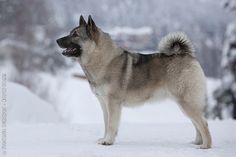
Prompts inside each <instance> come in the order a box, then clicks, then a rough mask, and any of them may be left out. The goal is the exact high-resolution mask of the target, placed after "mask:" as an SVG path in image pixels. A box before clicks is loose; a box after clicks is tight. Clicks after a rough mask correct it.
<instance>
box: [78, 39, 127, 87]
mask: <svg viewBox="0 0 236 157" xmlns="http://www.w3.org/2000/svg"><path fill="white" fill-rule="evenodd" d="M100 47H102V49H99V50H95V51H94V52H93V54H94V55H91V56H90V58H89V60H88V61H87V62H82V60H80V64H81V67H82V69H83V71H84V73H85V75H86V77H87V78H88V81H89V82H90V83H93V84H99V83H100V81H101V80H103V78H104V77H105V75H106V70H107V68H108V66H109V65H110V64H111V62H112V61H113V60H114V58H116V57H117V56H120V55H121V54H122V53H123V49H122V48H120V47H118V46H117V45H115V44H113V43H112V44H111V45H103V46H100ZM108 49H110V50H111V51H109V52H108V51H107V50H108ZM101 83H102V82H101Z"/></svg>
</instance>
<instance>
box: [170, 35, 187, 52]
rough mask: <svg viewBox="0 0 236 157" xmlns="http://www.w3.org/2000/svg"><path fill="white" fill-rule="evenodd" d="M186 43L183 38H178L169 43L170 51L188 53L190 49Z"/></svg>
mask: <svg viewBox="0 0 236 157" xmlns="http://www.w3.org/2000/svg"><path fill="white" fill-rule="evenodd" d="M186 42H187V41H186V40H185V39H184V38H181V37H178V38H176V40H174V41H173V42H172V43H171V45H170V49H172V50H174V51H181V52H188V51H189V50H190V49H191V48H190V47H189V45H188V44H186Z"/></svg>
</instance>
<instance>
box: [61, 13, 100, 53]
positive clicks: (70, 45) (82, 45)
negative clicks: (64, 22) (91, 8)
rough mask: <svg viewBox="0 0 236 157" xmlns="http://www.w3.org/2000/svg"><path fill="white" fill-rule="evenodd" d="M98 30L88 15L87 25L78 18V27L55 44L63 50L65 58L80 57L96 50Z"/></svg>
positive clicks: (81, 18) (81, 17) (82, 19)
mask: <svg viewBox="0 0 236 157" xmlns="http://www.w3.org/2000/svg"><path fill="white" fill-rule="evenodd" d="M99 35H100V29H99V28H98V27H97V26H96V24H95V23H94V21H93V19H92V17H91V16H90V15H89V17H88V23H87V22H86V21H85V20H84V18H83V16H82V15H81V16H80V22H79V26H78V27H75V28H74V29H73V30H72V31H71V32H70V34H69V35H67V36H65V37H62V38H60V39H57V44H58V45H59V46H60V47H61V48H63V49H65V50H64V51H63V52H62V54H63V55H64V56H67V57H80V56H81V55H82V54H83V53H88V52H91V51H93V50H94V49H95V48H96V45H97V43H98V40H99Z"/></svg>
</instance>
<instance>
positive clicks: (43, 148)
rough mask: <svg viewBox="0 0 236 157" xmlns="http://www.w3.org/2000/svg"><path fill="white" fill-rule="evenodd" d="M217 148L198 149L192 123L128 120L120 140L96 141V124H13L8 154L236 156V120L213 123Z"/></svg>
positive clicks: (15, 156)
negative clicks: (108, 144) (192, 141)
mask: <svg viewBox="0 0 236 157" xmlns="http://www.w3.org/2000/svg"><path fill="white" fill-rule="evenodd" d="M209 126H210V130H211V133H212V137H213V148H212V149H208V150H201V149H196V146H195V145H192V144H190V141H191V140H193V139H194V129H193V127H192V124H190V123H165V124H163V123H162V124H160V123H154V124H142V123H138V124H137V123H133V124H130V123H125V124H122V125H121V128H120V131H119V135H118V137H117V140H116V143H115V144H114V145H112V146H102V145H97V144H96V139H98V138H100V137H101V136H102V126H101V125H95V124H87V125H82V124H80V125H65V124H60V125H59V124H57V125H56V124H36V125H9V126H8V128H7V131H8V141H7V156H8V157H32V156H34V157H80V156H86V157H121V156H122V157H130V156H135V157H144V156H145V157H154V156H155V157H156V156H160V157H173V156H187V157H199V156H201V157H234V156H235V155H236V149H235V148H236V142H235V141H236V136H235V132H236V122H235V121H214V122H213V121H212V122H210V123H209Z"/></svg>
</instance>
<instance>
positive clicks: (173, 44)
mask: <svg viewBox="0 0 236 157" xmlns="http://www.w3.org/2000/svg"><path fill="white" fill-rule="evenodd" d="M194 51H195V50H194V48H193V44H192V42H191V41H190V40H189V38H188V37H187V36H186V35H185V34H184V33H182V32H176V33H170V34H168V35H166V36H165V37H163V38H162V39H161V41H160V43H159V52H160V53H165V54H167V55H174V54H190V55H191V56H194Z"/></svg>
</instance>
